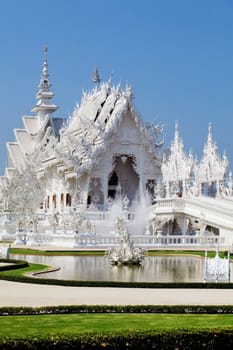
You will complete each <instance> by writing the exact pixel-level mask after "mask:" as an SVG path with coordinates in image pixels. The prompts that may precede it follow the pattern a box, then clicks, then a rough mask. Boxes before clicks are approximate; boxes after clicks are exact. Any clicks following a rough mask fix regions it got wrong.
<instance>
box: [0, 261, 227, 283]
mask: <svg viewBox="0 0 233 350" xmlns="http://www.w3.org/2000/svg"><path fill="white" fill-rule="evenodd" d="M27 266H29V265H27ZM0 279H4V280H8V281H14V282H24V283H35V284H48V285H58V286H70V287H115V288H186V289H187V288H211V289H233V283H220V282H218V283H216V282H208V283H204V282H193V283H192V282H190V283H186V282H178V283H175V282H174V283H166V282H117V281H76V280H75V281H73V280H60V279H50V278H43V279H42V278H36V277H29V276H10V275H6V274H1V272H0Z"/></svg>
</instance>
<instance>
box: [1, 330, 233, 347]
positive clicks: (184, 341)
mask: <svg viewBox="0 0 233 350" xmlns="http://www.w3.org/2000/svg"><path fill="white" fill-rule="evenodd" d="M222 348H224V349H232V348H233V337H232V330H222V329H221V330H215V331H208V330H204V331H199V332H198V331H196V330H195V331H186V330H183V331H175V330H172V331H166V332H156V331H148V332H130V333H127V332H124V333H119V334H110V333H109V334H104V335H101V334H100V335H99V334H88V335H80V336H79V335H78V336H75V337H70V336H51V337H48V338H41V339H40V338H35V339H33V338H32V339H18V340H8V339H5V340H2V341H1V342H0V349H4V350H8V349H14V350H19V349H20V350H22V349H24V350H29V349H30V350H31V349H33V350H37V349H38V350H41V349H43V350H50V349H53V350H54V349H57V350H58V349H59V350H64V349H70V350H72V349H82V350H90V349H91V350H92V349H93V350H94V349H95V350H97V349H106V350H122V349H140V350H148V349H155V350H165V349H166V350H179V349H182V350H183V349H189V350H194V349H195V350H197V349H198V350H200V349H205V350H213V349H222Z"/></svg>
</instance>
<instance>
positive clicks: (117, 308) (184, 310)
mask: <svg viewBox="0 0 233 350" xmlns="http://www.w3.org/2000/svg"><path fill="white" fill-rule="evenodd" d="M78 313H164V314H233V305H200V306H199V305H193V306H192V305H60V306H43V307H13V306H12V307H11V306H10V307H9V306H7V307H1V308H0V316H23V315H46V314H78Z"/></svg>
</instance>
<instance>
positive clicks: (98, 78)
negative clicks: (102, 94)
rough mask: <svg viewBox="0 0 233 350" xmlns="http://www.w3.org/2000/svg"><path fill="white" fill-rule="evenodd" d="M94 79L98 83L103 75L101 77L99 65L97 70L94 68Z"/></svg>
mask: <svg viewBox="0 0 233 350" xmlns="http://www.w3.org/2000/svg"><path fill="white" fill-rule="evenodd" d="M92 81H93V83H95V84H97V85H98V84H99V83H100V81H101V77H100V73H99V70H98V67H95V70H94V72H93V74H92Z"/></svg>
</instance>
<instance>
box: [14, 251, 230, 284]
mask: <svg viewBox="0 0 233 350" xmlns="http://www.w3.org/2000/svg"><path fill="white" fill-rule="evenodd" d="M12 258H14V259H20V260H27V261H29V262H33V263H38V264H44V265H50V266H55V267H57V266H59V267H60V270H58V271H55V272H49V273H45V274H42V275H40V276H39V277H40V278H55V279H64V280H82V281H87V280H89V281H122V282H203V281H204V263H205V261H204V259H201V258H198V257H194V256H178V255H177V256H148V257H146V260H145V264H144V265H143V266H111V265H110V264H109V262H108V260H107V258H106V257H104V256H35V255H12ZM231 266H232V264H231ZM231 271H232V269H231ZM231 281H232V276H231Z"/></svg>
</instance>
